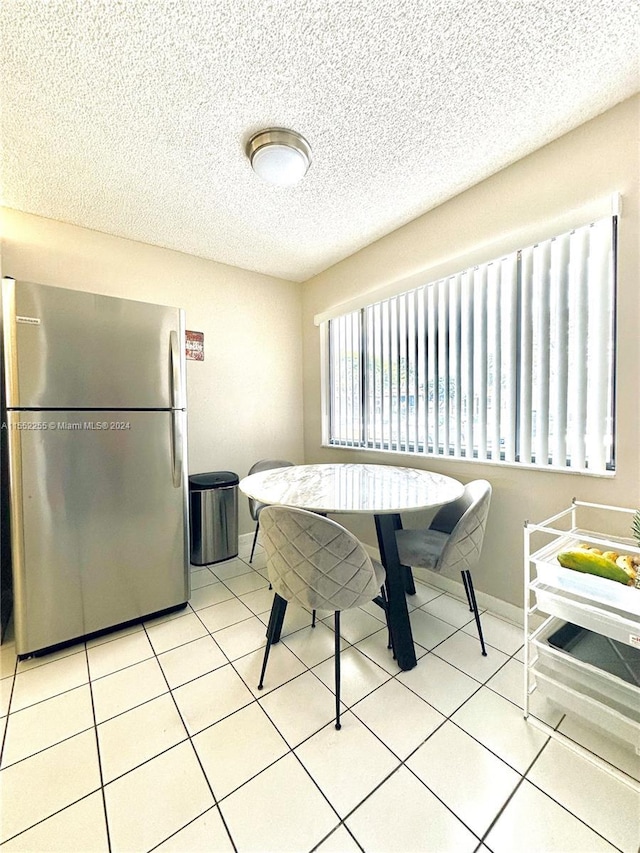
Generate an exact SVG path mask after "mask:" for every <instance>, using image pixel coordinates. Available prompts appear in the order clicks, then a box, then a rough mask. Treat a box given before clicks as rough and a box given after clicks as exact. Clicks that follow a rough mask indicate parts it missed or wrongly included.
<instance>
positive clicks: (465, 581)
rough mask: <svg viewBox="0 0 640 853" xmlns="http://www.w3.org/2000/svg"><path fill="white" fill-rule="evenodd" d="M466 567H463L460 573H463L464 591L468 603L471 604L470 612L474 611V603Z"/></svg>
mask: <svg viewBox="0 0 640 853" xmlns="http://www.w3.org/2000/svg"><path fill="white" fill-rule="evenodd" d="M465 571H466V569H463V570H462V571H461V572H460V574H461V575H462V583H463V584H464V592H465V595H466V596H467V604H468V605H469V613H473V605H472V604H471V596H470V595H469V582H468V581H467V576H466V574H465Z"/></svg>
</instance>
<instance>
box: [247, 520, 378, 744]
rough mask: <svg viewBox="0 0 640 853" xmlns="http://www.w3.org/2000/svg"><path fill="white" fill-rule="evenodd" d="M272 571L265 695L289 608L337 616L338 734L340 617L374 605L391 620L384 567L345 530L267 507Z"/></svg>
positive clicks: (264, 524)
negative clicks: (279, 631)
mask: <svg viewBox="0 0 640 853" xmlns="http://www.w3.org/2000/svg"><path fill="white" fill-rule="evenodd" d="M260 529H261V531H262V533H261V539H262V543H263V546H264V549H265V552H266V555H267V571H268V573H269V580H270V581H271V584H272V586H273V589H274V592H275V596H274V600H273V606H272V608H271V618H270V620H269V628H268V629H267V646H266V648H265V652H264V660H263V662H262V672H261V673H260V683H259V684H258V689H259V690H262V687H263V681H264V676H265V672H266V669H267V661H268V659H269V651H270V649H271V645H272V643H273V641H274V633H275V630H276V629H275V625H276V623H277V622H278V618H279V619H280V624H281V622H282V617H283V615H284V610H285V609H286V606H287V602H293V603H295V604H297V605H299V606H300V607H303V608H304V609H305V610H307V611H309V612H310V613H314V621H313V623H312V624H315V611H316V610H333V611H334V621H335V624H334V633H335V692H336V729H339V728H340V611H341V610H347V609H350V608H353V607H360V606H361V605H363V604H366V603H367V602H369V601H375V602H376V603H377V604H379V605H380V606H381V607H382V608H383V609H384V610H385V614H386V615H387V627H388V608H387V601H386V596H385V595H384V589H383V588H382V587H383V584H384V580H385V572H384V568H383V567H382V565H381V564H380V563H378V562H376V561H373V560H371V558H370V557H369V555H368V554H367V552H366V551H365V549H364V546H363V545H362V543H361V542H359V541H358V539H356V538H355V536H353V535H352V534H351V533H350V532H349V531H348V530H346V529H345V528H344V527H342V525H340V524H338V523H337V522H335V521H332V520H331V519H329V518H326V517H325V516H322V515H317V514H316V513H313V512H307V510H303V509H294V508H291V507H284V506H267V507H265V508H264V509H263V510H262V511H261V513H260Z"/></svg>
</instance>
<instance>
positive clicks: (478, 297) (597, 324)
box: [326, 216, 617, 473]
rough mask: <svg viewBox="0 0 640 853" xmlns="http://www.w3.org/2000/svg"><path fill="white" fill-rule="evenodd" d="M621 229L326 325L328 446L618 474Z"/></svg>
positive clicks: (512, 258)
mask: <svg viewBox="0 0 640 853" xmlns="http://www.w3.org/2000/svg"><path fill="white" fill-rule="evenodd" d="M616 223H617V218H616V217H615V216H614V217H607V218H606V219H602V220H599V221H597V222H594V223H592V224H590V225H587V226H584V227H582V228H578V229H575V230H573V231H570V232H568V233H566V234H562V235H560V236H557V237H554V238H552V239H550V240H546V241H544V242H540V243H537V244H536V245H533V246H529V247H527V248H524V249H520V250H519V251H517V252H514V253H512V254H509V255H507V256H506V257H502V258H499V259H496V260H493V261H490V262H489V263H486V264H482V265H480V266H476V267H473V268H471V269H467V270H464V271H462V272H459V273H457V274H455V275H451V276H448V277H447V278H443V279H441V280H439V281H434V282H431V283H429V284H425V285H424V286H422V287H418V288H416V289H414V290H411V291H408V292H406V293H402V294H400V295H398V296H393V297H391V298H388V299H384V300H383V301H380V302H376V303H375V304H371V305H367V306H365V307H363V308H361V309H359V310H357V311H353V312H350V313H347V314H344V315H342V316H339V317H335V318H332V319H330V320H328V321H327V322H326V326H327V334H328V350H327V352H328V366H329V374H328V375H329V383H328V384H329V388H328V393H329V405H328V407H327V414H328V423H327V424H326V427H327V435H328V440H329V443H330V444H332V445H337V446H346V447H358V448H370V449H376V450H386V451H397V452H405V453H419V454H424V455H429V456H441V457H442V456H447V457H451V458H460V459H477V460H482V461H492V462H505V463H510V464H514V463H516V464H517V463H521V464H525V465H534V466H539V467H544V468H549V467H552V468H564V469H571V470H578V471H588V472H591V473H604V472H607V471H613V470H615V453H614V403H615V383H614V368H615V246H616Z"/></svg>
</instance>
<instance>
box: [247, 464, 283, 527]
mask: <svg viewBox="0 0 640 853" xmlns="http://www.w3.org/2000/svg"><path fill="white" fill-rule="evenodd" d="M292 467H293V462H288V461H287V460H286V459H261V460H260V461H259V462H255V463H254V464H253V465H252V466H251V468H249V474H257V473H258V472H259V471H270V470H271V469H272V468H292ZM263 506H264V504H261V503H259V502H258V501H256V500H254V499H253V498H249V512H250V513H251V518H252V519H253V520H254V521H257V519H258V513H259V512H260V510H261V509H262V507H263Z"/></svg>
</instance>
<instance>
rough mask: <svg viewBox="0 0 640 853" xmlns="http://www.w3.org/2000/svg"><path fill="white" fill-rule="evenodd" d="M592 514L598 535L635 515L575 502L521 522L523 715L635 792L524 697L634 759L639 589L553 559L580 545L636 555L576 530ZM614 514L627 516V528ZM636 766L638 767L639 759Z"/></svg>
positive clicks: (639, 683)
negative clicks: (535, 697) (543, 702)
mask: <svg viewBox="0 0 640 853" xmlns="http://www.w3.org/2000/svg"><path fill="white" fill-rule="evenodd" d="M593 511H596V513H597V516H598V519H599V522H600V524H602V526H604V527H605V529H606V527H607V526H609V525H608V524H607V521H606V519H607V518H611V516H610V514H612V513H615V514H617V517H616V518H615V519H613V521H614V522H616V523H617V526H618V527H619V526H620V522H621V521H622V522H623V526H625V529H629V530H630V527H631V520H632V516H633V514H634V513H635V510H633V509H626V508H622V507H616V506H609V505H605V504H596V503H587V502H586V501H578V500H576V499H574V500H573V501H572V504H571V506H570V507H568V508H567V509H565V510H563V511H562V512H559V513H557V514H556V515H553V516H551V517H550V518H548V519H546V520H545V521H543V522H541V523H539V524H532V523H531V522H528V521H527V522H525V531H524V571H525V578H524V588H525V602H524V629H525V644H524V655H525V661H524V716H525V718H526V719H528V721H529V722H530V723H532V724H533V725H535V726H536V727H537V728H540V729H542V730H543V731H545V732H546V733H547V734H549V735H550V736H552V737H554V738H557V739H559V740H560V741H561V742H563V743H564V744H565V745H566V746H568V747H570V748H571V749H574V750H575V751H577V752H578V753H580V754H582V755H583V756H584V757H585V758H587V759H589V760H590V761H593V762H594V763H595V764H597V765H598V766H601V767H602V768H603V769H604V770H606V771H607V772H609V773H611V774H612V775H614V776H616V777H617V778H619V779H620V780H621V781H623V782H625V784H628V785H630V787H632V788H634V789H635V790H637V791H640V784H638V783H637V782H636V780H635V779H632V778H630V777H629V776H628V775H627V774H626V773H623V772H621V771H618V770H617V769H616V768H614V767H613V766H612V765H610V764H609V763H608V762H606V761H604V760H602V759H600V758H599V757H598V756H595V755H593V753H591V752H589V751H588V750H585V749H584V748H583V747H581V746H580V745H578V744H576V743H575V742H574V741H573V740H571V739H570V738H568V737H566V736H565V735H564V734H562V733H561V732H559V731H558V730H557V728H554V727H553V726H550V725H549V724H547V723H545V722H543V721H542V720H540V719H538V718H537V717H535V716H533V715H532V714H531V713H530V701H531V696H532V694H533V692H534V691H539V693H540V695H542V696H543V697H545V698H546V699H547V700H549V701H550V702H551V704H552V705H553V706H555V707H557V708H558V709H559V710H560V711H562V712H564V713H565V714H567V715H569V716H572V717H576V718H578V719H579V720H581V721H582V722H583V723H585V722H586V723H587V724H588V725H589V727H591V728H593V729H596V730H599V731H600V732H601V733H604V734H606V735H607V736H609V737H612V738H614V739H616V740H617V741H618V742H622V744H624V745H625V746H626V748H628V749H629V750H630V751H631V752H632V751H633V750H635V753H636V756H640V588H634V587H633V586H624V585H623V584H620V583H616V582H615V581H611V580H608V579H605V578H601V577H597V576H595V575H589V574H584V573H582V572H576V571H573V570H571V569H564V568H562V567H561V566H560V564H559V563H558V560H557V555H558V554H559V553H560V552H561V551H564V550H569V549H571V548H576V547H578V546H579V545H581V544H584V545H591V546H592V547H597V548H599V549H600V550H601V551H603V552H604V551H615V552H617V553H619V554H630V555H634V554H638V555H640V547H638V543H636V542H635V541H634V540H633V539H631V538H627V537H619V536H611V535H608V534H606V533H599V532H596V531H594V530H589V529H585V528H582V527H580V525H579V521H580V520H584V518H583V515H582V513H587V512H593ZM620 513H624V514H627V515H628V516H629V518H628V524H627V519H621V517H620ZM603 520H604V521H603ZM532 539H534V540H535V543H536V549H535V550H534V549H533V547H532ZM541 541H543V542H544V544H543V545H540V542H541ZM540 617H543V618H544V621H542V624H539V623H540ZM534 623H535V627H534ZM638 762H639V767H640V758H638Z"/></svg>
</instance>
